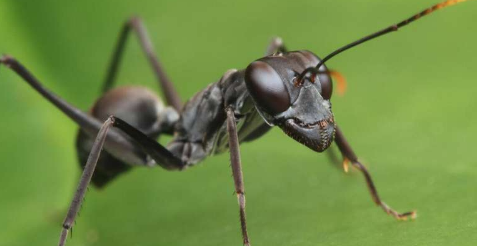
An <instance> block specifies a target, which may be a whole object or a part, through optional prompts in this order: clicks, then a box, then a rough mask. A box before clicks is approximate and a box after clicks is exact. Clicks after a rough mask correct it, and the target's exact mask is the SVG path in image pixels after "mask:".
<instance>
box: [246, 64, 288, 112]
mask: <svg viewBox="0 0 477 246" xmlns="http://www.w3.org/2000/svg"><path fill="white" fill-rule="evenodd" d="M245 83H246V85H247V89H248V91H249V93H250V95H252V98H253V99H254V101H255V102H256V103H257V104H258V106H259V107H260V108H261V109H263V110H265V111H266V113H268V114H270V115H276V114H278V113H281V112H283V111H285V110H287V109H288V108H289V107H290V95H288V91H287V88H286V87H285V85H284V84H283V81H282V79H281V77H280V76H279V75H278V73H277V72H276V71H275V69H273V68H272V67H271V66H270V65H268V64H267V63H265V62H262V61H255V62H253V63H251V64H250V65H249V66H248V67H247V69H246V71H245Z"/></svg>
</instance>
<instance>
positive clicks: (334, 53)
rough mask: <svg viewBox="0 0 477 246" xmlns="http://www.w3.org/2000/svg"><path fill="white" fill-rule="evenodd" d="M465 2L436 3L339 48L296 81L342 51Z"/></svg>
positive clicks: (312, 74) (316, 69)
mask: <svg viewBox="0 0 477 246" xmlns="http://www.w3.org/2000/svg"><path fill="white" fill-rule="evenodd" d="M465 1H468V0H447V1H445V2H442V3H438V4H436V5H434V6H432V7H430V8H427V9H425V10H423V11H421V12H419V13H418V14H416V15H413V16H411V17H410V18H408V19H405V20H403V21H401V22H399V23H397V24H394V25H392V26H389V27H387V28H384V29H382V30H380V31H378V32H375V33H373V34H371V35H368V36H365V37H363V38H361V39H358V40H356V41H354V42H352V43H350V44H347V45H345V46H343V47H341V48H339V49H337V50H335V51H333V52H331V53H330V54H329V55H327V56H326V57H325V58H323V60H321V61H320V62H319V63H318V65H316V67H309V68H307V69H305V71H303V72H302V73H301V74H300V76H299V77H298V81H302V80H303V78H304V77H305V76H306V75H307V74H309V75H311V76H314V75H316V74H317V73H318V68H320V67H321V66H322V65H323V64H324V63H325V62H326V61H328V60H329V59H331V58H332V57H334V56H336V55H338V54H339V53H341V52H343V51H345V50H347V49H350V48H353V47H354V46H357V45H359V44H362V43H364V42H366V41H369V40H371V39H374V38H377V37H379V36H382V35H384V34H387V33H390V32H394V31H397V30H398V29H399V28H401V27H403V26H405V25H407V24H409V23H411V22H413V21H415V20H417V19H419V18H421V17H423V16H425V15H428V14H430V13H432V12H434V11H436V10H438V9H442V8H445V7H449V6H452V5H454V4H458V3H461V2H465Z"/></svg>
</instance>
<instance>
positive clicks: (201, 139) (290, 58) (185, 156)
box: [0, 0, 466, 246]
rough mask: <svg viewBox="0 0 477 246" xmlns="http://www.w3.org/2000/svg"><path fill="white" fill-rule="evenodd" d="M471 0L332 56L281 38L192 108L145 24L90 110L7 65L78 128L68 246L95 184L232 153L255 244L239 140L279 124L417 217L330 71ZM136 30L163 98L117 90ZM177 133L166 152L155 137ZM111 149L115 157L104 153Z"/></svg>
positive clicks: (120, 46)
mask: <svg viewBox="0 0 477 246" xmlns="http://www.w3.org/2000/svg"><path fill="white" fill-rule="evenodd" d="M464 1H466V0H447V1H445V2H442V3H439V4H436V5H434V6H432V7H430V8H428V9H425V10H424V11H422V12H420V13H418V14H416V15H413V16H412V17H410V18H408V19H405V20H404V21H401V22H399V23H397V24H395V25H391V26H389V27H387V28H384V29H382V30H380V31H378V32H376V33H373V34H371V35H368V36H365V37H363V38H361V39H358V40H357V41H354V42H352V43H350V44H348V45H345V46H343V47H341V48H339V49H337V50H335V51H334V52H332V53H330V54H329V55H327V56H325V57H324V58H323V59H321V58H319V57H318V56H316V55H315V54H313V53H312V52H310V51H306V50H301V51H288V50H287V49H286V47H285V45H284V44H283V42H282V41H281V39H279V38H275V39H273V40H272V42H271V44H270V45H269V47H268V49H267V54H266V56H265V57H263V58H260V59H258V60H256V61H254V62H252V63H251V64H249V65H248V66H247V68H245V69H242V70H237V69H231V70H228V71H227V72H225V73H224V74H223V76H222V77H221V78H220V79H219V80H218V82H216V83H213V84H210V85H209V86H207V87H206V88H205V89H203V90H202V91H200V92H198V93H197V94H195V95H194V96H193V97H192V98H191V99H189V100H188V101H187V103H185V104H184V105H182V103H181V100H180V99H179V96H178V94H177V93H176V91H175V89H174V86H173V85H172V83H171V82H170V80H169V79H168V77H167V75H166V73H165V71H164V69H163V67H162V65H161V63H160V62H159V60H158V58H157V57H156V55H155V54H154V50H153V47H152V44H151V42H150V39H149V37H148V35H147V32H146V29H145V27H144V24H143V23H142V21H141V20H140V19H139V18H137V17H134V18H131V19H130V20H129V21H127V22H126V23H125V25H124V26H123V29H122V31H121V33H120V36H119V40H118V43H117V46H116V48H115V51H114V53H113V57H112V60H111V64H110V66H109V70H108V73H107V77H106V80H105V83H104V86H103V95H102V97H101V98H99V99H98V100H97V101H96V103H95V104H94V105H93V107H92V109H91V111H90V113H85V112H83V111H81V110H79V109H77V108H76V107H74V106H73V105H71V104H69V103H68V102H66V101H65V100H63V99H62V98H60V97H59V96H57V95H55V94H54V93H52V92H51V91H49V90H48V89H46V88H45V87H43V86H42V85H41V83H40V81H39V80H38V79H37V78H35V77H34V76H33V74H32V73H30V71H28V70H27V69H26V68H25V67H24V66H23V65H22V64H20V62H18V61H17V60H16V59H14V58H13V57H11V56H8V55H5V56H3V57H2V58H0V64H3V65H5V66H6V67H8V68H10V69H12V70H13V71H14V72H16V73H17V74H18V75H19V76H21V77H22V78H23V79H24V80H25V81H26V82H27V83H29V85H30V86H32V87H33V88H34V89H35V90H36V91H37V92H39V93H40V94H41V95H42V96H43V97H45V98H46V99H47V100H49V101H50V102H51V103H52V104H53V105H55V106H56V107H57V108H58V109H60V110H61V111H62V112H63V113H64V114H66V115H67V116H68V117H69V118H70V119H72V120H73V121H74V122H76V123H77V124H78V125H79V127H80V129H79V131H78V135H77V142H76V147H77V152H78V156H79V159H80V164H81V165H82V168H83V169H84V170H83V174H82V176H81V179H80V181H79V185H78V188H77V191H76V193H75V195H74V198H73V201H72V202H71V206H70V208H69V210H68V213H67V215H66V218H65V220H64V222H63V229H62V231H61V234H60V240H59V245H60V246H62V245H65V242H66V238H67V235H68V232H69V230H70V229H72V224H73V222H74V221H75V218H76V216H77V214H78V211H79V209H80V207H81V204H82V201H83V199H84V196H85V192H86V190H87V187H88V185H89V183H90V182H92V183H93V185H95V186H96V187H102V186H104V185H106V184H107V183H108V182H110V181H111V180H113V179H114V178H116V177H117V176H118V175H119V174H121V173H124V172H126V171H128V170H130V169H131V167H133V166H150V167H154V166H160V167H162V168H164V169H167V170H185V169H187V168H188V167H191V166H193V165H195V164H197V163H199V162H201V161H202V160H204V159H205V158H206V157H208V156H210V155H215V154H219V153H223V152H225V151H227V150H229V151H230V158H231V167H232V174H233V179H234V184H235V193H236V195H237V199H238V205H239V214H240V224H241V229H242V237H243V244H244V245H246V246H249V245H250V240H249V236H248V233H247V223H246V214H245V188H244V182H243V174H242V167H241V161H240V150H239V144H240V143H243V142H250V141H253V140H255V139H257V138H259V137H261V136H263V135H264V134H265V133H266V132H268V131H269V130H270V129H271V127H273V126H278V127H280V128H281V129H282V130H283V132H284V133H285V134H286V135H288V136H289V137H291V138H293V139H294V140H296V141H297V142H299V143H301V144H303V145H305V146H306V147H308V148H310V149H311V150H313V151H316V152H323V151H325V150H326V149H327V148H328V147H329V146H330V144H331V143H332V142H333V141H334V142H335V143H336V144H337V146H338V148H339V150H340V152H341V154H342V155H343V166H344V168H345V170H347V168H348V165H349V164H351V165H352V166H354V167H355V168H357V169H358V170H359V171H361V172H362V174H363V175H364V177H365V180H366V183H367V186H368V189H369V191H370V193H371V197H372V199H373V201H374V202H375V203H376V204H377V205H378V206H380V207H381V208H382V209H383V210H384V211H385V212H386V213H387V214H389V215H391V216H393V217H395V218H396V219H399V220H406V219H409V218H415V217H416V212H415V211H411V212H405V213H398V212H397V211H395V210H394V209H392V208H391V207H389V206H388V205H386V203H384V202H383V201H382V200H381V198H380V196H379V195H378V192H377V190H376V187H375V185H374V183H373V181H372V178H371V175H370V174H369V172H368V171H367V169H366V167H365V166H364V165H362V164H361V163H360V162H359V160H358V158H357V156H356V154H355V153H354V151H353V149H352V148H351V146H350V145H349V143H348V142H347V140H346V138H345V136H344V134H343V132H342V131H341V129H340V128H339V127H338V125H337V123H336V121H335V119H334V116H333V113H332V110H331V103H330V99H331V96H332V92H333V85H332V78H331V77H336V78H337V81H338V85H339V86H341V87H343V84H344V81H343V79H342V77H341V75H340V74H339V73H338V72H336V71H333V70H330V69H328V68H327V67H326V65H325V63H326V62H327V61H328V60H330V59H331V58H333V57H334V56H336V55H338V54H340V53H342V52H343V51H346V50H348V49H350V48H352V47H355V46H357V45H360V44H362V43H364V42H367V41H369V40H372V39H374V38H377V37H380V36H382V35H385V34H388V33H390V32H393V31H397V30H398V29H399V28H401V27H403V26H405V25H407V24H409V23H411V22H413V21H415V20H417V19H419V18H420V17H422V16H425V15H428V14H430V13H432V12H434V11H436V10H438V9H441V8H444V7H447V6H451V5H454V4H457V3H460V2H464ZM131 31H133V32H135V33H136V34H137V36H138V38H139V41H140V44H141V46H142V48H143V50H144V52H145V54H146V56H147V58H148V60H149V62H150V63H151V65H152V67H153V70H154V72H155V74H156V76H157V78H158V80H159V83H160V85H161V88H162V90H163V91H164V95H165V101H166V102H167V105H168V106H167V107H166V106H164V105H163V103H162V101H161V99H160V98H159V97H157V96H156V95H154V94H153V93H152V92H151V91H149V90H148V89H145V88H142V87H119V88H115V89H111V88H112V85H113V84H114V80H115V77H116V73H117V71H118V66H119V63H120V61H121V56H122V54H123V51H124V46H125V42H126V40H127V38H128V36H129V34H130V32H131ZM162 134H167V135H173V138H172V140H171V142H170V143H169V144H167V145H166V146H163V145H161V144H159V143H158V142H157V141H156V140H155V139H157V138H158V137H159V136H160V135H162ZM103 148H104V150H105V151H102V150H103Z"/></svg>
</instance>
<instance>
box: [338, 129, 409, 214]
mask: <svg viewBox="0 0 477 246" xmlns="http://www.w3.org/2000/svg"><path fill="white" fill-rule="evenodd" d="M335 142H336V144H337V145H338V148H339V149H340V151H341V154H342V155H343V158H344V160H343V163H344V164H343V166H347V163H348V162H351V164H352V165H353V166H354V167H356V168H357V169H358V170H359V171H361V172H362V173H363V175H364V178H365V179H366V183H367V185H368V189H369V191H370V193H371V197H372V198H373V201H374V202H375V203H376V204H377V205H378V206H380V207H381V208H382V209H383V210H384V211H385V212H386V213H387V214H389V215H391V216H393V217H395V218H396V219H398V220H407V219H408V218H411V219H415V218H416V211H411V212H406V213H398V212H397V211H395V210H394V209H392V208H391V207H389V206H388V205H387V204H386V203H384V202H383V201H382V200H381V198H379V195H378V191H377V190H376V186H374V183H373V180H372V179H371V175H370V174H369V172H368V170H367V169H366V167H365V166H364V165H363V164H361V163H360V162H359V161H358V157H357V156H356V154H355V153H354V151H353V149H351V146H350V145H349V143H348V141H346V139H345V137H344V135H343V133H342V132H341V130H340V129H339V128H338V126H336V136H335Z"/></svg>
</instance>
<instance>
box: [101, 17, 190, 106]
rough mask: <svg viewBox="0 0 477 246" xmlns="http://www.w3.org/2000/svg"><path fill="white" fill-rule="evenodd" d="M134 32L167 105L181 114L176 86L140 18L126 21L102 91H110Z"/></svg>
mask: <svg viewBox="0 0 477 246" xmlns="http://www.w3.org/2000/svg"><path fill="white" fill-rule="evenodd" d="M131 29H132V30H133V31H134V32H135V33H136V34H137V37H138V38H139V44H140V45H141V47H142V49H143V51H144V53H145V54H146V56H147V58H148V60H149V62H150V64H151V66H152V69H153V70H154V73H155V74H156V77H157V79H158V81H159V85H160V87H161V88H162V90H163V92H164V96H165V98H166V101H167V104H168V105H171V106H172V107H173V108H174V109H175V110H176V111H177V112H180V109H181V107H182V106H181V100H180V98H179V95H178V94H177V92H176V90H175V89H174V86H173V85H172V83H171V81H170V80H169V78H168V77H167V74H166V72H165V70H164V67H163V65H162V64H161V62H160V61H159V59H158V57H157V56H156V55H155V52H154V47H153V45H152V42H151V39H150V38H149V35H148V34H147V30H146V27H145V26H144V24H143V22H142V20H141V19H140V18H139V17H132V18H130V19H129V20H128V21H126V22H125V23H124V25H123V28H122V30H121V33H120V34H119V39H118V41H117V44H116V47H115V49H114V52H113V56H112V58H111V62H110V65H109V68H108V72H107V74H106V78H105V80H104V84H103V88H102V91H103V93H105V92H106V91H108V90H109V89H110V88H111V87H112V85H113V83H114V80H115V78H116V74H117V71H118V67H119V64H120V62H121V57H122V54H123V53H124V47H125V45H126V41H127V38H128V36H129V32H130V30H131Z"/></svg>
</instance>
